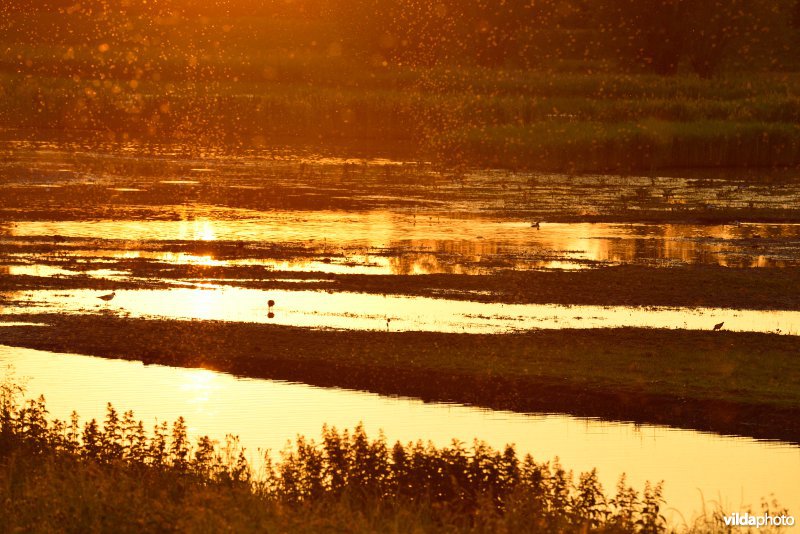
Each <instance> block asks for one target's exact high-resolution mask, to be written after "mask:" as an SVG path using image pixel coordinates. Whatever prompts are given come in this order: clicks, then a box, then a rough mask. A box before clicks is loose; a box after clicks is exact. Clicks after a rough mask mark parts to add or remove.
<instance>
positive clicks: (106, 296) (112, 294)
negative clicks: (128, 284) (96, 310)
mask: <svg viewBox="0 0 800 534" xmlns="http://www.w3.org/2000/svg"><path fill="white" fill-rule="evenodd" d="M116 294H117V292H116V291H112V292H111V293H109V294H108V295H100V296H99V297H97V298H99V299H100V300H104V301H106V302H108V301H109V300H111V299H113V298H114V297H115V296H116Z"/></svg>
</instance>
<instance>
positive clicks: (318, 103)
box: [0, 14, 800, 171]
mask: <svg viewBox="0 0 800 534" xmlns="http://www.w3.org/2000/svg"><path fill="white" fill-rule="evenodd" d="M277 20H278V19H272V18H270V17H255V18H253V19H247V20H243V19H226V18H225V17H215V18H212V19H203V18H200V19H195V18H191V17H189V18H176V19H174V20H165V21H160V22H159V21H157V22H156V23H155V24H153V21H152V20H149V19H147V18H142V19H140V18H136V17H134V18H132V19H130V20H129V19H126V18H125V17H124V16H120V17H116V16H112V15H110V14H106V15H104V16H100V17H94V16H92V15H86V14H72V15H71V16H61V15H55V14H49V15H42V16H41V17H38V18H36V17H33V18H32V17H30V16H27V15H25V14H9V19H8V20H7V21H5V24H4V29H5V30H6V32H5V34H4V36H3V37H0V96H2V99H0V121H2V124H3V125H4V126H6V127H15V128H34V129H57V130H87V129H88V130H94V131H96V132H97V134H98V135H99V136H101V137H103V138H106V139H116V140H125V139H131V138H134V139H145V140H146V139H162V140H163V139H167V140H175V141H178V142H182V143H185V144H190V145H195V146H197V147H203V146H205V147H207V146H214V145H222V144H226V145H230V144H233V145H241V146H263V145H270V144H272V143H274V142H275V140H276V139H277V140H281V141H285V140H287V139H288V140H290V141H293V142H298V143H300V142H304V143H307V142H313V143H317V144H320V145H329V144H331V143H337V142H343V141H346V142H347V144H349V145H351V146H353V147H359V146H361V145H365V146H374V145H375V143H376V140H377V143H378V144H379V145H381V148H382V149H383V150H384V151H387V150H388V151H391V148H392V147H394V146H399V145H403V146H404V145H406V144H409V143H410V144H412V145H413V146H414V157H416V158H419V159H429V158H432V159H434V160H436V161H440V162H444V163H447V164H453V165H465V164H466V165H479V166H487V165H491V166H497V167H504V168H510V167H513V168H533V169H542V170H559V171H560V170H573V171H612V170H626V171H633V170H637V171H638V170H649V169H656V168H665V167H779V166H789V167H794V166H797V165H798V164H800V128H798V126H797V121H798V118H799V117H800V94H799V93H798V91H797V87H800V84H798V76H800V75H798V74H797V73H796V72H758V73H757V74H756V73H753V72H737V71H735V70H732V71H730V72H728V73H726V74H724V75H722V76H720V77H718V78H716V79H703V78H699V77H697V76H695V75H689V74H680V75H678V76H674V77H662V76H655V75H653V74H646V73H636V72H625V71H623V70H621V69H618V68H616V67H614V63H613V62H611V63H609V64H605V65H604V66H601V67H599V68H598V65H599V64H598V63H597V62H596V61H592V60H587V59H584V60H582V61H581V60H577V59H574V58H573V59H571V60H564V61H560V60H559V61H556V60H553V61H550V62H548V63H547V64H540V65H538V66H535V65H530V66H528V67H527V68H520V66H519V65H517V66H501V65H498V66H496V67H481V66H478V65H476V64H474V63H469V62H467V63H464V62H458V61H457V60H456V59H453V64H447V63H446V62H445V63H443V62H439V63H438V64H431V65H429V64H426V63H425V62H421V63H414V62H409V61H406V62H403V61H393V60H388V61H387V60H385V59H382V58H381V57H380V53H378V54H377V55H375V54H373V55H365V54H362V53H358V52H357V51H355V50H352V49H349V48H348V45H347V44H346V42H344V43H343V41H342V40H341V35H339V36H338V37H337V36H336V35H334V34H333V33H332V32H334V26H335V21H334V23H333V24H332V23H331V21H329V20H327V18H322V19H314V20H305V19H302V17H300V18H297V17H294V18H292V17H289V18H285V19H283V20H281V22H280V23H278V22H277ZM47 28H49V30H48V29H47ZM234 29H235V30H234ZM339 31H341V30H339ZM46 32H47V33H46ZM334 33H335V32H334ZM303 36H307V39H306V38H304V37H303ZM344 41H346V39H345V40H344ZM384 52H385V51H384Z"/></svg>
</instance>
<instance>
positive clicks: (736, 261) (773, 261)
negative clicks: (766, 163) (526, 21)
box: [0, 207, 800, 274]
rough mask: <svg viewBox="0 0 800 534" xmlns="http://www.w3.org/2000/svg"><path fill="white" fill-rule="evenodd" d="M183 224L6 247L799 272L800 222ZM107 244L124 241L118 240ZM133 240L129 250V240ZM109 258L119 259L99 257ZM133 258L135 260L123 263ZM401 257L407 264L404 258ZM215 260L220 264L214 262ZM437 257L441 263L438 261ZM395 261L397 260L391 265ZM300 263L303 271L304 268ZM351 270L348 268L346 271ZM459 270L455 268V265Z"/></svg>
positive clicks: (265, 220) (263, 215) (189, 219)
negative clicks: (214, 247)
mask: <svg viewBox="0 0 800 534" xmlns="http://www.w3.org/2000/svg"><path fill="white" fill-rule="evenodd" d="M182 211H183V213H182V214H181V215H180V216H181V217H183V218H184V219H183V220H93V221H19V222H15V223H13V224H10V225H9V226H7V227H4V228H3V227H0V240H2V241H4V242H6V243H9V242H14V237H25V238H33V237H45V236H55V235H58V236H63V237H67V238H73V239H76V240H81V239H82V240H85V241H76V242H72V243H70V244H69V246H68V247H67V246H65V247H63V249H64V250H63V252H64V253H65V254H71V255H76V252H78V251H82V253H81V254H80V255H82V256H86V257H91V256H92V255H93V254H94V252H93V251H94V250H96V249H97V248H100V247H101V246H102V248H103V249H108V248H112V249H113V248H115V247H119V248H120V249H122V250H121V251H120V252H118V253H117V254H116V257H117V258H120V257H122V258H124V257H128V258H130V257H143V258H151V259H156V260H159V261H166V262H180V260H181V257H180V256H174V255H173V256H172V257H170V256H165V255H163V254H162V255H161V256H158V255H155V254H153V253H152V251H143V252H142V253H140V255H139V256H132V252H133V251H135V250H137V248H139V249H141V248H146V247H143V246H142V245H143V243H145V242H148V243H152V242H159V241H238V242H242V243H244V244H246V245H247V246H248V247H250V248H247V249H245V251H244V252H243V253H246V252H247V251H250V252H252V254H253V255H254V257H256V258H257V256H258V254H260V253H263V250H262V249H259V247H258V244H263V243H276V244H278V243H283V244H299V243H302V244H303V245H304V246H306V247H308V248H309V251H310V252H313V253H315V254H319V255H325V254H328V255H330V256H333V257H339V259H338V261H334V262H333V268H332V267H331V265H330V262H329V263H328V264H327V265H326V264H322V262H320V261H318V262H316V263H314V264H310V265H309V259H308V258H303V259H300V260H299V261H298V260H295V261H282V262H274V261H273V262H266V263H265V262H264V261H263V260H261V261H260V262H251V263H261V264H265V265H271V266H273V267H274V268H277V269H286V270H315V271H322V272H353V273H364V274H431V273H439V272H454V271H455V272H456V273H460V272H463V273H465V274H470V273H471V272H486V271H489V270H491V269H490V267H489V266H486V265H480V262H481V261H484V262H486V261H489V262H491V261H495V262H496V261H498V260H503V262H502V263H501V264H499V265H497V266H496V267H495V268H500V269H503V268H505V269H508V268H514V269H538V268H547V267H551V268H552V267H555V268H563V267H572V268H574V267H576V266H581V265H585V264H587V263H594V262H598V263H602V264H622V263H647V264H659V265H665V266H669V265H676V264H713V265H726V266H739V267H782V266H793V265H800V225H798V224H755V223H751V224H737V225H711V226H709V225H696V224H661V225H659V224H606V223H597V224H591V223H547V222H544V223H541V225H540V228H539V229H536V228H532V227H531V223H530V222H529V221H519V220H516V221H515V220H496V219H489V218H481V217H475V216H469V214H466V213H464V214H460V215H459V214H452V213H448V214H446V215H441V214H436V215H433V214H431V215H422V214H420V215H419V216H417V215H416V214H414V213H407V212H397V211H388V210H373V211H368V212H343V211H325V210H322V211H308V212H298V211H286V210H269V211H264V212H256V211H250V210H232V209H220V208H211V207H206V208H192V209H184V210H182ZM108 240H117V241H116V242H114V241H111V242H109V241H108ZM123 240H124V241H126V243H123V242H122V241H123ZM100 254H101V255H102V256H104V257H109V256H111V257H114V255H113V254H109V253H108V251H107V250H101V251H100ZM126 254H127V256H125V255H126ZM397 257H402V258H403V260H404V261H398V260H397V259H396V258H397ZM207 259H208V260H214V258H213V257H208V258H207ZM431 259H433V260H434V261H431ZM393 260H394V261H393ZM298 264H299V265H298ZM343 266H344V267H346V268H342V267H343ZM454 266H457V268H454Z"/></svg>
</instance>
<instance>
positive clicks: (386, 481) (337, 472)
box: [0, 383, 713, 533]
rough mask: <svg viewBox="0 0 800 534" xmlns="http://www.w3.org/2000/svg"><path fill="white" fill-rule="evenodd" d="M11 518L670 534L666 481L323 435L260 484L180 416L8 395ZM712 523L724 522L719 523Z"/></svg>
mask: <svg viewBox="0 0 800 534" xmlns="http://www.w3.org/2000/svg"><path fill="white" fill-rule="evenodd" d="M0 407H1V408H2V409H1V410H0V480H2V483H0V503H2V504H0V517H2V519H3V521H2V524H3V527H2V528H3V530H7V531H26V532H52V531H68V532H106V531H115V532H121V531H122V532H141V531H146V532H153V531H158V532H167V531H169V532H172V531H175V532H209V531H222V530H224V531H229V530H230V531H235V532H263V531H272V530H279V531H281V532H318V531H320V530H334V531H347V532H375V531H380V532H423V531H424V532H455V531H471V532H554V531H561V532H564V531H580V532H589V531H591V532H620V533H623V532H653V533H656V532H664V531H665V530H666V527H665V524H664V519H663V517H662V516H661V514H660V510H661V508H662V506H663V499H662V497H661V484H658V485H654V486H651V485H650V484H649V483H648V484H647V485H646V486H645V488H644V491H643V492H642V493H639V492H637V491H636V490H634V489H633V488H631V487H629V486H627V485H626V484H625V479H624V476H623V478H621V479H620V481H619V484H618V487H617V492H616V495H606V493H605V492H604V490H603V488H602V486H601V485H600V484H599V482H598V480H597V475H596V473H595V472H594V471H591V472H588V473H582V474H581V475H580V476H579V477H578V478H577V480H576V479H575V477H574V476H573V474H572V472H567V471H566V470H565V469H564V468H562V467H561V466H560V465H559V464H558V462H557V461H555V462H554V463H552V464H550V463H537V462H536V461H534V460H533V459H532V458H531V457H530V456H526V457H525V458H519V457H518V456H517V454H516V453H515V451H514V449H513V448H512V447H506V449H505V450H503V451H496V450H493V449H491V448H490V447H488V446H486V445H484V444H481V443H475V444H474V445H473V446H472V447H471V448H466V447H465V446H464V445H462V444H458V443H454V444H453V445H452V446H450V447H444V448H436V447H434V446H433V445H430V444H429V445H424V444H423V443H422V442H418V443H417V444H412V443H409V444H407V445H403V444H400V443H396V444H394V445H393V446H391V445H389V444H388V443H386V441H385V439H383V438H379V439H376V440H371V439H369V438H368V437H367V436H366V435H365V434H364V431H363V429H361V428H356V429H355V430H354V431H353V432H352V433H350V432H348V431H344V432H341V433H340V432H338V431H337V430H335V429H330V428H324V429H323V433H322V439H321V441H320V442H319V443H315V442H314V440H308V439H306V438H303V437H298V439H297V441H296V442H295V443H294V444H293V445H292V446H290V447H287V449H286V450H284V451H283V453H282V454H281V459H280V460H279V461H277V462H276V463H273V462H271V461H267V464H266V467H265V468H264V469H263V470H262V472H261V473H259V476H255V473H254V472H253V470H252V469H251V468H250V466H249V465H248V463H247V460H246V459H245V456H244V452H243V450H242V449H240V448H239V447H238V445H237V444H236V442H235V440H230V439H229V440H228V441H227V443H226V444H224V445H222V446H218V444H216V443H215V442H212V441H211V440H210V439H209V438H207V437H204V438H200V439H198V441H197V444H196V445H193V444H192V443H191V442H190V440H189V438H188V436H187V432H186V424H185V422H184V421H183V419H179V420H177V421H176V422H175V423H174V424H173V425H172V427H171V429H170V428H169V427H168V426H167V424H166V423H163V424H161V425H156V427H155V428H154V429H153V431H152V432H147V431H146V430H145V429H144V427H143V424H142V422H141V421H137V420H136V419H135V418H134V415H133V414H132V413H131V412H126V413H124V414H119V413H118V412H117V411H116V410H114V408H113V407H112V406H111V405H109V406H108V410H107V414H106V417H105V419H104V421H102V422H100V423H98V422H97V421H95V420H92V421H89V422H87V423H85V424H83V425H81V424H80V422H79V419H78V415H77V414H75V413H74V412H73V415H72V418H71V421H69V422H61V421H57V420H56V421H50V420H48V418H47V409H46V406H45V404H44V400H43V399H42V398H40V399H38V400H30V401H25V402H23V401H22V400H21V399H20V396H19V391H18V389H17V388H16V387H15V386H14V385H13V384H9V383H6V384H4V385H3V386H2V388H1V389H0ZM712 519H713V518H712Z"/></svg>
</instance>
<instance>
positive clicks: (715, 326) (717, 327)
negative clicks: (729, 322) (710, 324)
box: [714, 321, 725, 330]
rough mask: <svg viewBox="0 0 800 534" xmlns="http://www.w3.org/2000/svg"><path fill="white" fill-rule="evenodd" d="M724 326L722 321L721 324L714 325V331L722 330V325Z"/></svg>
mask: <svg viewBox="0 0 800 534" xmlns="http://www.w3.org/2000/svg"><path fill="white" fill-rule="evenodd" d="M724 324H725V321H722V322H721V323H717V324H715V325H714V330H722V325H724Z"/></svg>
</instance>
